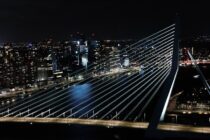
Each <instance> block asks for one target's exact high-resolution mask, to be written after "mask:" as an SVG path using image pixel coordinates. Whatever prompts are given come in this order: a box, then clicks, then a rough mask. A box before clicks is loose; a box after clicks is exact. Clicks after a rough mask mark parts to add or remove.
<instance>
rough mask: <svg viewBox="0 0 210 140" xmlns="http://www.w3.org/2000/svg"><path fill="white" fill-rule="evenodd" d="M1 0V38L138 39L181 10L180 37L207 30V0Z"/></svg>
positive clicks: (209, 12)
mask: <svg viewBox="0 0 210 140" xmlns="http://www.w3.org/2000/svg"><path fill="white" fill-rule="evenodd" d="M183 1H184V0H167V1H166V0H139V1H133V0H129V1H127V2H125V1H123V0H98V1H90V0H86V1H81V0H74V1H72V0H68V1H65V0H57V1H53V0H1V4H0V43H1V42H5V41H16V42H18V41H39V40H44V39H47V38H49V37H50V38H53V39H68V38H69V36H70V34H72V33H75V32H77V31H78V32H82V33H84V34H87V35H90V34H91V33H95V34H96V37H98V38H99V39H123V38H142V37H145V36H146V35H149V34H150V33H152V32H154V31H157V30H158V29H161V28H163V27H165V26H167V25H170V24H171V23H173V22H174V19H175V15H176V13H179V15H180V19H181V20H180V21H181V36H182V37H191V36H195V35H200V34H201V35H206V34H207V35H210V8H209V4H208V3H207V1H206V2H205V1H201V0H199V1H197V2H191V1H190V0H185V2H183Z"/></svg>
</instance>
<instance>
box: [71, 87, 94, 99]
mask: <svg viewBox="0 0 210 140" xmlns="http://www.w3.org/2000/svg"><path fill="white" fill-rule="evenodd" d="M90 91H91V84H89V83H85V84H82V85H75V86H73V87H72V91H71V94H72V98H73V99H74V100H81V99H82V98H83V97H84V96H86V97H88V96H89V95H90Z"/></svg>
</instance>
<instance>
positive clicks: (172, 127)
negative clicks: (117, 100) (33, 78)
mask: <svg viewBox="0 0 210 140" xmlns="http://www.w3.org/2000/svg"><path fill="white" fill-rule="evenodd" d="M0 122H19V123H27V122H28V123H60V124H80V125H96V126H105V127H129V128H140V129H147V128H148V125H149V123H148V122H127V121H118V120H112V121H111V120H97V119H78V118H33V117H25V118H18V117H17V118H14V117H2V118H0ZM158 129H159V130H162V131H176V132H193V133H204V134H210V127H197V126H191V125H181V124H170V123H164V124H159V125H158Z"/></svg>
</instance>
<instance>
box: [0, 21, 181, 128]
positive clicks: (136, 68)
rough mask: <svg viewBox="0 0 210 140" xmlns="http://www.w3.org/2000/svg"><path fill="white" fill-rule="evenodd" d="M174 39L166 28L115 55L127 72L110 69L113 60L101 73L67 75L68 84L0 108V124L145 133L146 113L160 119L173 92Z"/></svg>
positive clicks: (93, 68) (92, 70) (91, 68)
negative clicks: (115, 128)
mask: <svg viewBox="0 0 210 140" xmlns="http://www.w3.org/2000/svg"><path fill="white" fill-rule="evenodd" d="M175 33H176V25H175V24H172V25H170V26H168V27H166V28H164V29H162V30H160V31H158V32H156V33H154V34H152V35H150V36H148V37H146V38H143V39H141V40H140V41H138V42H136V43H134V44H132V45H129V46H128V47H126V48H123V49H121V50H120V54H121V55H124V56H126V57H127V59H128V60H129V66H126V67H124V66H121V67H119V66H116V64H117V63H119V59H116V58H109V59H106V60H101V61H100V62H99V64H106V68H102V69H101V68H100V69H99V68H98V69H96V67H97V66H96V65H94V64H92V65H89V66H88V67H87V69H85V70H84V69H83V70H78V71H76V72H74V73H72V74H71V80H70V81H67V82H64V83H62V84H55V85H53V86H50V87H49V88H47V89H45V90H42V91H38V92H35V93H33V94H31V96H28V97H27V98H24V99H22V98H19V99H17V100H16V102H14V103H12V104H9V105H4V106H1V108H0V122H30V123H33V122H38V123H67V124H88V125H104V126H125V127H133V128H148V127H149V125H150V124H149V120H148V119H147V118H148V115H147V111H148V110H151V108H152V109H155V110H157V111H158V113H157V114H158V115H157V116H156V120H160V119H161V118H162V117H164V113H165V110H166V106H167V104H168V99H169V97H170V94H171V91H172V89H173V85H174V81H175V78H176V74H177V69H178V61H177V55H176V54H178V53H177V52H178V51H177V50H178V46H177V44H176V34H175ZM117 53H119V52H116V55H118V54H117ZM107 64H109V65H107ZM100 67H101V66H100ZM72 79H73V80H72ZM166 83H167V84H166ZM161 87H164V88H165V91H163V92H164V93H162V94H164V96H162V98H161V104H160V105H158V106H157V107H158V108H157V107H156V106H155V107H149V106H150V104H151V102H152V101H153V100H154V99H155V97H156V96H157V94H160V89H161ZM162 101H163V102H162ZM148 108H149V109H148ZM149 118H151V116H150V117H149ZM154 122H155V121H154ZM156 125H157V123H156Z"/></svg>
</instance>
